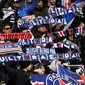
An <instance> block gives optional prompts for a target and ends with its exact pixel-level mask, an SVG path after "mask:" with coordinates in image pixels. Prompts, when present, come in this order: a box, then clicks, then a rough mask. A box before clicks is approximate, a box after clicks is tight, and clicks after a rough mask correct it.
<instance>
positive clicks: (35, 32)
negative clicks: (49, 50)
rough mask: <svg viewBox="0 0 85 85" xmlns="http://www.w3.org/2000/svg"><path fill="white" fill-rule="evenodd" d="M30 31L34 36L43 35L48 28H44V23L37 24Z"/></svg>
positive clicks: (39, 36)
mask: <svg viewBox="0 0 85 85" xmlns="http://www.w3.org/2000/svg"><path fill="white" fill-rule="evenodd" d="M32 33H33V35H34V38H41V37H45V36H46V34H47V33H48V28H46V26H45V25H39V26H36V27H35V28H33V30H32Z"/></svg>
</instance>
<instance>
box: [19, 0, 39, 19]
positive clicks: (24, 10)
mask: <svg viewBox="0 0 85 85" xmlns="http://www.w3.org/2000/svg"><path fill="white" fill-rule="evenodd" d="M38 1H39V0H34V2H33V3H32V4H31V5H29V6H27V7H25V8H20V9H19V16H20V17H24V16H26V15H28V14H29V13H30V12H31V11H33V9H34V8H35V7H36V5H37V4H38Z"/></svg>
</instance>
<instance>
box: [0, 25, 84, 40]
mask: <svg viewBox="0 0 85 85" xmlns="http://www.w3.org/2000/svg"><path fill="white" fill-rule="evenodd" d="M66 31H67V32H68V34H74V31H73V28H71V29H67V30H66ZM66 31H58V32H53V33H56V35H57V36H58V37H65V36H67V33H66ZM84 31H85V27H84V26H79V27H76V28H75V34H79V35H81V34H82V33H84ZM47 35H48V36H49V37H51V38H52V40H53V39H55V36H54V35H53V34H52V33H48V34H47ZM0 36H1V38H3V39H19V38H20V39H29V40H32V39H33V35H32V33H30V32H28V33H8V34H5V33H1V34H0ZM43 39H44V38H43Z"/></svg>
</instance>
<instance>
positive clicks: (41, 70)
mask: <svg viewBox="0 0 85 85" xmlns="http://www.w3.org/2000/svg"><path fill="white" fill-rule="evenodd" d="M38 73H39V74H44V73H45V68H44V66H42V67H41V68H39V70H38Z"/></svg>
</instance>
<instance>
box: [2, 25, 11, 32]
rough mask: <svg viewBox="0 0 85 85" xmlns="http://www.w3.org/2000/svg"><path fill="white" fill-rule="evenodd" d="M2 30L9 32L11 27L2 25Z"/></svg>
mask: <svg viewBox="0 0 85 85" xmlns="http://www.w3.org/2000/svg"><path fill="white" fill-rule="evenodd" d="M3 32H4V33H11V27H10V25H6V26H4V28H3Z"/></svg>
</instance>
